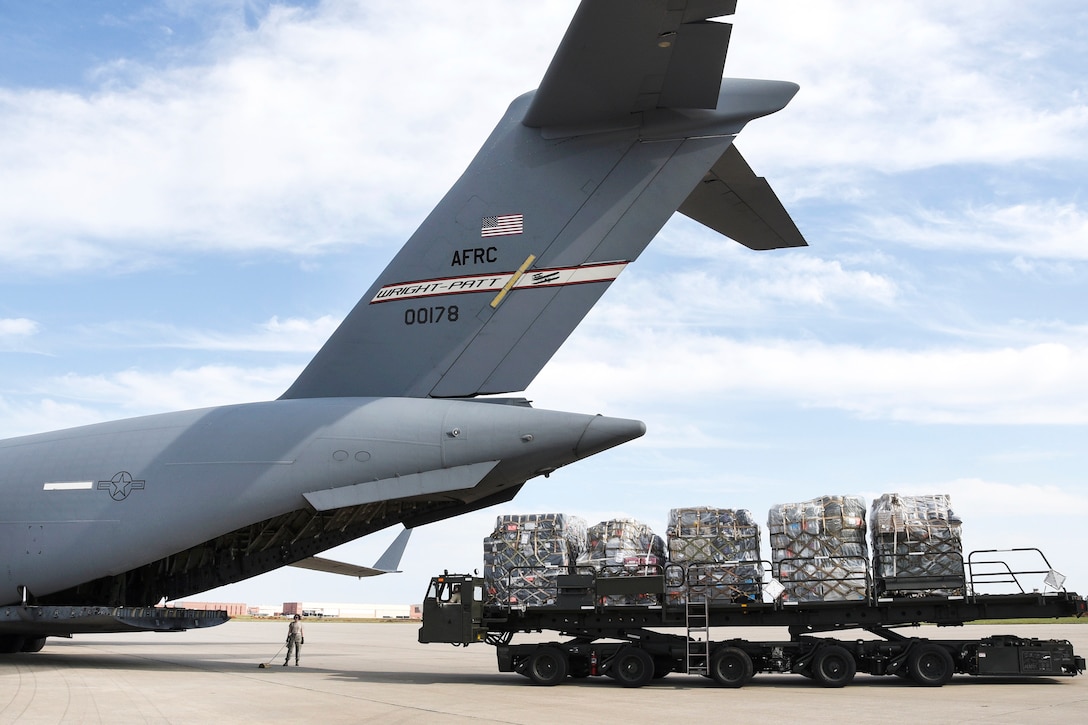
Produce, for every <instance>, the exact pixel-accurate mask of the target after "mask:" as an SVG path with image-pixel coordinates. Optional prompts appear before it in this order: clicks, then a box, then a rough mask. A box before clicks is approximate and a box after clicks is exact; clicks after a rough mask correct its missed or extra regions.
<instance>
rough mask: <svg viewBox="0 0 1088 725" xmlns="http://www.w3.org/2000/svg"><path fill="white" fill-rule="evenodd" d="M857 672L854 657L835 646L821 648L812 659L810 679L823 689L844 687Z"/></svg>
mask: <svg viewBox="0 0 1088 725" xmlns="http://www.w3.org/2000/svg"><path fill="white" fill-rule="evenodd" d="M857 671H858V664H857V662H855V661H854V656H853V655H852V654H850V653H849V652H848V651H847V650H846V648H844V647H840V646H839V645H837V644H832V645H827V646H826V647H821V648H820V649H819V650H817V652H816V654H815V655H814V656H813V658H812V679H814V680H816V681H817V682H819V683H820V684H821V685H823V686H824V687H845V686H846V685H848V684H850V681H851V680H853V679H854V675H856V674H857Z"/></svg>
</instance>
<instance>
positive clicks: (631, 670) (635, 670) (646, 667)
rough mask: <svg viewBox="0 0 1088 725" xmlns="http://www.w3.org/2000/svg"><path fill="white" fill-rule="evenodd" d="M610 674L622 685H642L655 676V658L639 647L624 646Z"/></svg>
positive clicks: (613, 663)
mask: <svg viewBox="0 0 1088 725" xmlns="http://www.w3.org/2000/svg"><path fill="white" fill-rule="evenodd" d="M608 674H609V675H610V676H611V677H612V679H614V680H615V681H616V682H618V683H619V684H620V685H621V686H622V687H642V686H643V685H645V684H646V683H647V682H649V681H650V680H652V679H653V677H654V658H653V657H651V656H650V655H649V654H648V653H647V652H646V651H645V650H641V649H639V648H638V647H631V646H628V647H624V648H623V649H621V650H620V651H619V654H617V655H616V658H615V660H614V661H613V662H612V668H611V669H610V670H609V671H608Z"/></svg>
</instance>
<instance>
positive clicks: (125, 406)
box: [49, 365, 299, 415]
mask: <svg viewBox="0 0 1088 725" xmlns="http://www.w3.org/2000/svg"><path fill="white" fill-rule="evenodd" d="M298 373H299V368H297V367H295V366H286V365H285V366H280V367H273V368H240V367H234V366H229V365H202V366H200V367H197V368H191V369H177V370H172V371H170V372H166V373H156V372H147V371H143V370H136V369H132V370H123V371H121V372H117V373H113V374H109V375H77V374H70V375H65V376H63V377H61V378H59V379H56V380H53V381H51V382H50V383H49V385H50V390H51V393H52V394H53V395H55V396H65V397H68V398H70V399H72V400H79V401H85V402H86V403H87V404H88V405H90V404H97V405H99V406H107V405H108V406H110V407H113V408H116V409H118V410H121V411H123V412H124V414H125V415H145V414H150V413H161V412H167V411H173V410H185V409H190V408H204V407H209V406H215V405H229V404H233V403H246V402H254V401H261V400H270V399H272V398H275V397H276V396H278V395H279V394H280V393H282V392H283V391H284V390H285V389H286V388H287V386H288V385H289V384H290V383H291V381H292V380H294V378H295V376H297V375H298Z"/></svg>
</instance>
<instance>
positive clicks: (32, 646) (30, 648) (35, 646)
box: [19, 637, 45, 652]
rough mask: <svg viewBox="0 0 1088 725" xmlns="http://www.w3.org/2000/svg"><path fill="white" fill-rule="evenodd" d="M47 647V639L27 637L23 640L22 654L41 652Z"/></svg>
mask: <svg viewBox="0 0 1088 725" xmlns="http://www.w3.org/2000/svg"><path fill="white" fill-rule="evenodd" d="M44 646H45V637H27V638H25V639H24V640H23V648H22V649H21V650H19V651H20V652H41V651H42V647H44Z"/></svg>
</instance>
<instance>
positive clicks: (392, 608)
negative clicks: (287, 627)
mask: <svg viewBox="0 0 1088 725" xmlns="http://www.w3.org/2000/svg"><path fill="white" fill-rule="evenodd" d="M282 611H283V613H284V614H285V615H287V616H294V615H296V614H301V615H302V616H304V617H338V618H340V619H420V618H421V617H422V613H421V610H420V608H419V607H418V606H415V605H411V604H353V603H343V602H284V603H283V610H282Z"/></svg>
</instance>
